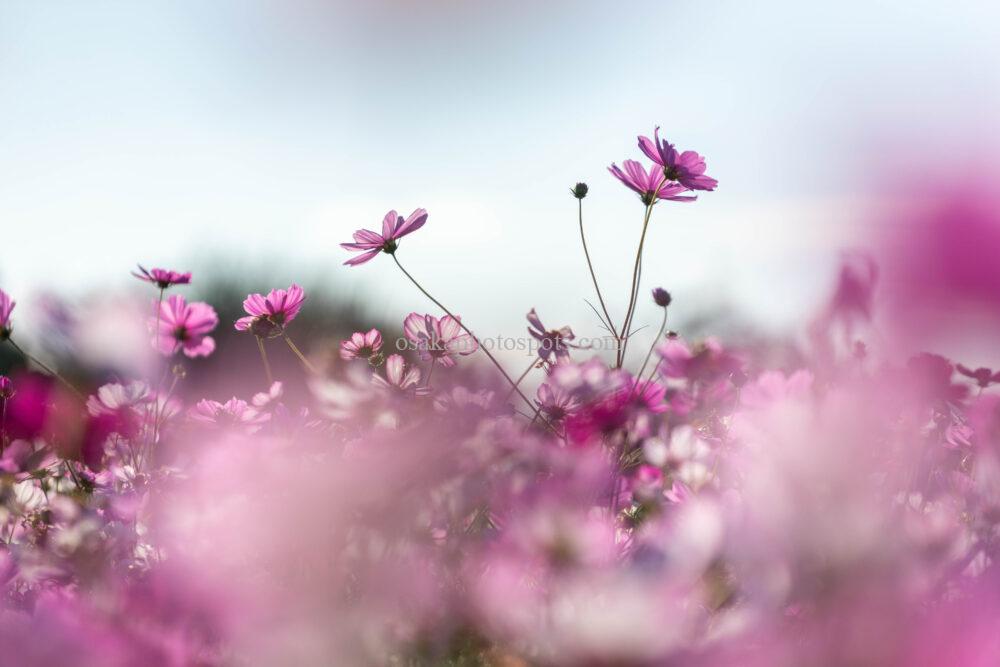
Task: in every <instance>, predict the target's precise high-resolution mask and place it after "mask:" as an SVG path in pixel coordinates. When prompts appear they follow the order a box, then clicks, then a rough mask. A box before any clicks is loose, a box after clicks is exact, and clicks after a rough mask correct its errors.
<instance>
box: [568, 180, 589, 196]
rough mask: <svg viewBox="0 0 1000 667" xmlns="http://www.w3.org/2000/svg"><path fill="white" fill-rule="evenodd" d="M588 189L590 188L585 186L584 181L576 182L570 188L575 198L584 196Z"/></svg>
mask: <svg viewBox="0 0 1000 667" xmlns="http://www.w3.org/2000/svg"><path fill="white" fill-rule="evenodd" d="M589 191H590V188H588V187H587V184H586V183H577V184H576V185H575V186H574V187H573V188H572V189H571V190H570V192H572V193H573V196H574V197H576V198H577V199H583V198H584V197H586V196H587V192H589Z"/></svg>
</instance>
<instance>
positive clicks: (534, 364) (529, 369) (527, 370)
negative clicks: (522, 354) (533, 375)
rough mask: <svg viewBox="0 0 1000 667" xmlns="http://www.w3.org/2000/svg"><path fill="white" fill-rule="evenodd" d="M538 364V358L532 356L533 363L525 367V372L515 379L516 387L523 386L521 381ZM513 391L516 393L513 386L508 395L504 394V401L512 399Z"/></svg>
mask: <svg viewBox="0 0 1000 667" xmlns="http://www.w3.org/2000/svg"><path fill="white" fill-rule="evenodd" d="M537 364H538V360H537V359H535V358H532V359H531V364H530V365H529V366H528V367H527V368H525V369H524V372H523V373H521V375H519V376H518V378H517V380H515V381H514V386H515V387H520V386H521V382H522V381H523V380H524V378H526V377H528V373H530V372H531V369H532V368H534V367H535V366H536V365H537ZM513 393H514V389H513V388H512V389H511V390H510V391H508V392H507V395H506V396H504V399H503V400H504V402H507V401H508V400H509V399H510V397H511V395H512V394H513Z"/></svg>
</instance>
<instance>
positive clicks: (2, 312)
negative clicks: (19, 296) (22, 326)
mask: <svg viewBox="0 0 1000 667" xmlns="http://www.w3.org/2000/svg"><path fill="white" fill-rule="evenodd" d="M15 304H16V302H15V301H14V300H13V299H11V298H10V295H9V294H7V292H4V291H3V290H2V289H0V340H7V339H8V338H10V331H11V326H10V314H11V312H12V311H13V310H14V305H15Z"/></svg>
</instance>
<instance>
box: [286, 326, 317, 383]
mask: <svg viewBox="0 0 1000 667" xmlns="http://www.w3.org/2000/svg"><path fill="white" fill-rule="evenodd" d="M281 337H282V338H284V339H285V343H286V344H287V345H288V347H289V348H290V349H291V351H292V352H294V353H295V356H296V357H298V358H299V361H301V362H302V365H303V366H305V367H306V370H307V371H309V372H310V373H312V374H313V375H319V371H318V370H317V369H316V367H315V366H313V365H312V362H310V361H309V360H308V359H306V355H304V354H302V350H300V349H299V348H298V346H297V345H296V344H295V343H293V342H292V339H291V338H289V337H288V336H287V334H285V332H284V331H282V332H281Z"/></svg>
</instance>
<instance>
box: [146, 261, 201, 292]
mask: <svg viewBox="0 0 1000 667" xmlns="http://www.w3.org/2000/svg"><path fill="white" fill-rule="evenodd" d="M136 266H138V267H139V271H140V272H139V273H136V272H135V271H133V272H132V275H133V276H135V277H136V278H138V279H139V280H145V281H146V282H147V283H153V284H154V285H156V286H157V287H159V288H160V289H167V288H168V287H170V286H172V285H187V284H188V283H190V282H191V272H190V271H188V272H187V273H181V272H180V271H171V270H169V269H150V270H148V271H147V270H146V269H144V268H143V266H142V264H136Z"/></svg>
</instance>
